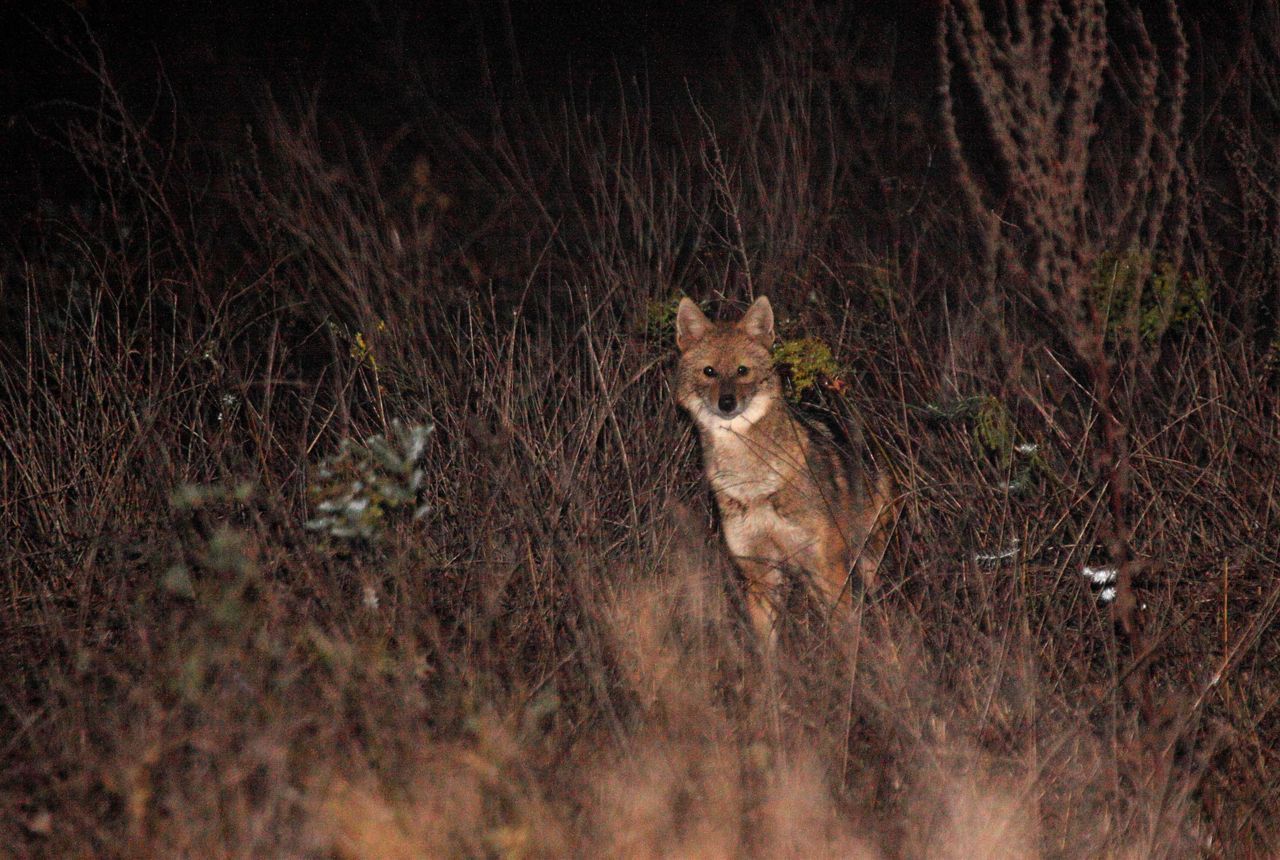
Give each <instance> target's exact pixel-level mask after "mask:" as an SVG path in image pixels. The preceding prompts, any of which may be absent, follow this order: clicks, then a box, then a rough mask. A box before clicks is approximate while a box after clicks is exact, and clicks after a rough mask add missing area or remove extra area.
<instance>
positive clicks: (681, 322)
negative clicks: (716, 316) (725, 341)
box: [676, 298, 711, 352]
mask: <svg viewBox="0 0 1280 860" xmlns="http://www.w3.org/2000/svg"><path fill="white" fill-rule="evenodd" d="M710 330H711V320H709V319H707V315H706V314H704V313H703V312H702V309H701V308H699V307H698V306H697V305H695V304H694V303H693V301H692V300H690V299H688V298H683V299H681V300H680V308H679V310H677V311H676V347H677V348H678V349H679V350H680V351H681V352H684V351H685V350H687V349H688V348H689V347H691V346H693V345H694V344H695V343H697V342H698V341H700V340H702V336H703V335H705V334H706V333H707V332H708V331H710Z"/></svg>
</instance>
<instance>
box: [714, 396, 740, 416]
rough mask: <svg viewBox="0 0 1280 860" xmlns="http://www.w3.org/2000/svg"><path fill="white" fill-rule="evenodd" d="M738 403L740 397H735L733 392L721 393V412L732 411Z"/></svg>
mask: <svg viewBox="0 0 1280 860" xmlns="http://www.w3.org/2000/svg"><path fill="white" fill-rule="evenodd" d="M737 405H738V398H736V397H734V396H733V395H732V394H721V395H720V402H719V406H720V411H721V412H732V411H733V408H734V407H735V406H737Z"/></svg>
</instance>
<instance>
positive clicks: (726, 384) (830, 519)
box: [676, 296, 894, 640]
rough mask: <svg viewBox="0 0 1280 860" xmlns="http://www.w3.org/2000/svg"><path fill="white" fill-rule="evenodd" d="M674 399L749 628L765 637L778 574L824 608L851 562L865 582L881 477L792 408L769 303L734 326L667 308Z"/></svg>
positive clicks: (876, 539)
mask: <svg viewBox="0 0 1280 860" xmlns="http://www.w3.org/2000/svg"><path fill="white" fill-rule="evenodd" d="M676 345H677V347H678V348H679V349H680V364H679V370H678V372H677V379H676V397H677V399H678V401H679V403H680V405H681V406H682V407H684V408H685V409H686V410H687V411H688V412H689V414H690V415H691V416H692V417H693V420H694V422H695V423H696V424H697V426H698V431H699V435H700V436H701V437H702V459H703V465H704V466H705V468H706V471H707V480H708V481H710V483H711V488H712V489H713V490H714V491H715V497H716V505H717V507H719V509H720V522H721V524H722V526H723V528H724V537H725V542H726V543H727V544H728V546H729V552H730V553H731V554H732V556H733V558H734V561H735V562H736V563H737V565H738V567H739V569H740V570H741V571H742V574H743V576H744V577H745V579H746V586H747V606H748V608H749V609H750V611H751V619H752V622H753V623H754V624H755V627H756V629H757V631H759V632H760V633H761V634H762V635H764V636H767V637H768V638H769V639H770V640H772V639H773V637H774V635H775V633H774V630H773V625H774V621H775V620H776V614H777V606H778V600H779V598H780V597H781V596H782V595H781V594H780V593H779V591H780V589H779V586H780V585H781V584H782V582H783V575H784V571H786V570H800V571H803V572H805V573H807V574H809V575H811V576H812V578H813V581H814V582H815V584H816V585H817V586H818V588H819V590H820V592H821V593H822V594H823V595H824V596H825V597H826V599H827V601H828V602H829V603H830V604H832V605H835V604H837V603H839V602H840V601H841V600H842V599H845V600H848V599H849V597H848V596H849V594H850V588H849V581H848V580H849V577H850V573H851V571H852V570H853V569H854V568H855V567H856V568H857V570H858V573H859V574H860V575H861V578H862V583H863V586H864V587H865V588H867V589H870V588H871V587H872V586H873V585H874V583H875V577H876V569H877V567H878V566H879V564H880V561H881V558H882V557H883V555H884V551H885V546H886V544H887V542H888V536H889V522H888V521H889V520H890V519H892V517H893V515H894V511H893V507H894V505H893V501H892V500H891V495H892V491H891V487H892V484H891V482H890V481H889V480H888V479H887V475H886V477H885V479H883V480H881V481H879V482H876V483H875V484H874V486H873V485H872V482H871V480H870V478H869V476H868V474H867V473H866V471H865V470H864V469H863V468H862V467H861V465H860V463H859V460H858V457H857V456H855V454H854V452H850V451H845V450H843V449H842V448H841V447H840V446H838V445H837V444H836V442H835V440H834V439H833V438H832V436H831V434H830V433H829V432H827V431H826V428H823V427H819V426H816V425H813V424H810V423H808V422H807V421H804V420H803V419H801V418H800V417H798V416H797V415H794V414H792V412H791V410H790V409H789V408H788V407H787V404H786V402H785V401H784V400H783V398H782V382H781V380H780V379H779V377H778V373H777V371H776V370H775V369H774V366H773V361H772V359H771V357H770V355H769V348H770V347H771V346H772V345H773V308H772V307H771V306H770V304H769V300H768V299H767V298H765V297H764V296H761V297H760V298H758V299H756V301H755V303H754V304H752V305H751V307H750V309H748V310H747V312H746V314H744V315H743V317H742V319H740V320H738V321H737V322H735V323H713V322H712V321H711V320H709V319H707V317H706V316H705V315H704V314H703V313H702V311H701V310H699V309H698V306H697V305H695V304H694V303H693V302H691V301H690V300H689V299H683V300H682V301H681V302H680V310H679V312H678V313H677V315H676Z"/></svg>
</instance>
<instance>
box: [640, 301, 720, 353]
mask: <svg viewBox="0 0 1280 860" xmlns="http://www.w3.org/2000/svg"><path fill="white" fill-rule="evenodd" d="M682 298H684V297H683V296H682V295H681V294H680V293H672V294H671V295H669V296H667V297H666V298H663V299H650V300H649V301H648V302H646V303H645V306H644V320H643V321H642V324H641V327H642V328H643V329H644V333H645V335H646V336H647V337H650V338H653V339H654V340H659V341H662V342H663V343H672V344H674V343H675V342H676V314H677V313H678V312H679V310H680V300H681V299H682ZM698 307H700V308H701V309H702V312H703V313H706V312H707V310H708V307H707V303H706V302H699V303H698Z"/></svg>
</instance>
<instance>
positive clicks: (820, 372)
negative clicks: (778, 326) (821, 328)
mask: <svg viewBox="0 0 1280 860" xmlns="http://www.w3.org/2000/svg"><path fill="white" fill-rule="evenodd" d="M773 363H774V364H775V365H776V366H777V367H778V368H779V369H780V370H781V371H782V372H783V375H784V376H785V377H786V378H787V379H788V380H789V381H790V383H791V385H790V387H789V390H788V392H787V393H788V396H789V397H790V398H791V399H793V400H799V399H800V398H801V397H803V396H804V394H805V392H807V391H809V390H810V389H812V388H813V387H815V386H817V385H818V384H820V383H822V382H824V381H826V382H830V381H832V380H836V379H839V377H840V365H839V364H838V363H837V362H836V360H835V357H834V356H833V355H832V354H831V347H829V346H827V344H826V342H825V341H823V340H821V339H820V338H816V337H801V338H795V339H793V340H784V341H783V342H782V343H780V344H779V345H778V346H777V348H776V349H774V351H773Z"/></svg>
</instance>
